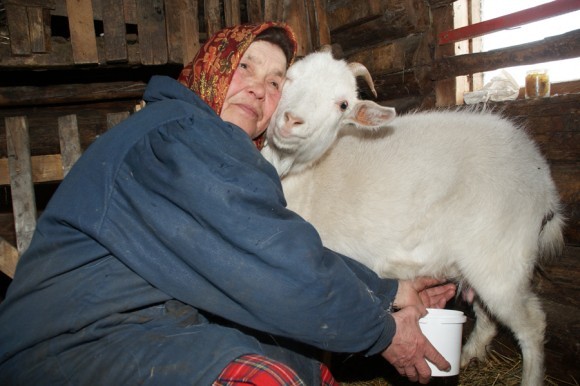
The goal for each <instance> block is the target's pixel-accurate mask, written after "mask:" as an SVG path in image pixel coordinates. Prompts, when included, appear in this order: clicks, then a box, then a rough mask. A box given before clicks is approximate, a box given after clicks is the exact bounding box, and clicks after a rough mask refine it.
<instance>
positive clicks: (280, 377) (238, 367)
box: [212, 354, 339, 386]
mask: <svg viewBox="0 0 580 386" xmlns="http://www.w3.org/2000/svg"><path fill="white" fill-rule="evenodd" d="M320 376H321V380H322V382H321V386H339V383H338V382H336V381H335V380H334V378H333V377H332V374H331V373H330V370H328V367H326V366H325V365H324V364H321V365H320ZM241 385H255V386H305V385H306V384H305V383H304V381H302V380H301V379H300V377H298V374H296V372H294V370H292V369H291V368H290V367H288V366H286V365H284V364H282V363H280V362H276V361H273V360H271V359H269V358H267V357H264V356H262V355H255V354H250V355H244V356H241V357H239V358H237V359H235V360H234V361H232V362H230V364H229V365H228V366H226V368H225V369H224V371H222V373H221V374H220V375H219V377H218V378H217V380H216V381H215V382H214V383H213V385H212V386H241Z"/></svg>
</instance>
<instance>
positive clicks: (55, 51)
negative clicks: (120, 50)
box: [0, 38, 141, 70]
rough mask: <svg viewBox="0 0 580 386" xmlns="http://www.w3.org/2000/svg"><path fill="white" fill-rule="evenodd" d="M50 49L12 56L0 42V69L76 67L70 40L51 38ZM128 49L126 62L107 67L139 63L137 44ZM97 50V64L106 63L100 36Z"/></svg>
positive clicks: (129, 65) (128, 65)
mask: <svg viewBox="0 0 580 386" xmlns="http://www.w3.org/2000/svg"><path fill="white" fill-rule="evenodd" d="M50 44H51V50H50V52H47V53H46V54H42V55H30V56H14V55H12V54H11V52H10V47H9V46H8V45H7V44H0V57H1V58H2V60H0V70H2V69H9V70H17V69H29V70H30V69H41V70H48V69H78V66H77V64H76V63H75V62H74V59H73V51H72V45H71V42H70V41H67V40H64V39H60V38H55V39H52V40H51V43H50ZM127 49H128V51H129V59H128V61H127V62H126V63H121V64H115V63H112V64H110V65H109V66H108V67H111V68H112V67H125V68H126V67H131V66H134V65H140V64H141V56H140V53H139V44H130V45H128V46H127ZM97 51H98V57H99V58H101V59H100V60H99V64H103V65H105V64H107V63H106V62H105V48H104V41H103V39H102V38H99V39H97Z"/></svg>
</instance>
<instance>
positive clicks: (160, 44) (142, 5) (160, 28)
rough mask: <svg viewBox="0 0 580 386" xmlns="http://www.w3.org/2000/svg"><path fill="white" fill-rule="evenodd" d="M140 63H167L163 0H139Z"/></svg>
mask: <svg viewBox="0 0 580 386" xmlns="http://www.w3.org/2000/svg"><path fill="white" fill-rule="evenodd" d="M137 28H138V29H139V50H140V52H141V63H143V64H144V65H161V64H166V63H167V56H168V55H167V33H166V26H165V8H164V6H163V0H140V2H139V6H138V7H137Z"/></svg>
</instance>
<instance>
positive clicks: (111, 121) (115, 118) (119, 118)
mask: <svg viewBox="0 0 580 386" xmlns="http://www.w3.org/2000/svg"><path fill="white" fill-rule="evenodd" d="M129 115H130V114H129V112H128V111H122V112H120V113H109V114H107V129H110V128H112V127H113V126H116V125H118V124H119V123H121V122H123V121H124V120H125V119H127V118H129Z"/></svg>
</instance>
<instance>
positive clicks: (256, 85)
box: [250, 82, 266, 99]
mask: <svg viewBox="0 0 580 386" xmlns="http://www.w3.org/2000/svg"><path fill="white" fill-rule="evenodd" d="M250 93H252V94H254V96H255V97H256V98H257V99H262V98H264V95H265V94H266V86H265V85H264V83H263V82H253V83H252V84H251V85H250Z"/></svg>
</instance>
